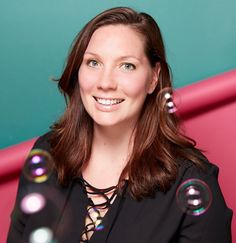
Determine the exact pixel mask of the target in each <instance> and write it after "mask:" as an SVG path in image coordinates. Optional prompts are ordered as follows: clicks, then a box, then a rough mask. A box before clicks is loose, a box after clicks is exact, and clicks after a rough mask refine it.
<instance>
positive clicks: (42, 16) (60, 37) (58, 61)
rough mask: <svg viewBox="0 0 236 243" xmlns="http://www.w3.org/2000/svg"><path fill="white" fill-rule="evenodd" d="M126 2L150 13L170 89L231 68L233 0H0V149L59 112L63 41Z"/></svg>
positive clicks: (235, 57)
mask: <svg viewBox="0 0 236 243" xmlns="http://www.w3.org/2000/svg"><path fill="white" fill-rule="evenodd" d="M115 6H129V7H133V8H135V9H137V10H138V11H145V12H148V13H149V14H151V15H152V16H153V17H154V18H155V19H156V20H157V22H158V24H159V26H160V28H161V30H162V33H163V37H164V40H165V43H166V48H167V56H168V60H169V64H170V66H171V68H172V71H173V75H174V85H175V87H181V86H185V85H188V84H191V83H193V82H196V81H198V80H201V79H204V78H207V77H210V76H214V75H216V74H218V73H222V72H224V71H227V70H230V69H233V68H236V28H235V24H236V14H235V9H236V1H235V0H224V1H223V0H197V1H196V0H175V1H173V0H147V1H143V0H133V1H122V0H117V1H115V0H106V1H105V0H93V1H87V0H86V1H85V0H66V1H65V0H40V1H39V0H37V1H36V0H21V1H18V0H0V84H1V85H0V116H1V119H0V147H1V148H4V147H7V146H10V145H12V144H15V143H19V142H21V141H24V140H27V139H29V138H32V137H34V136H38V135H40V134H42V133H44V132H46V131H47V130H48V128H49V126H50V125H51V124H52V123H53V121H55V120H56V119H58V117H59V116H60V114H62V112H63V110H64V100H63V97H62V96H61V95H60V94H59V92H58V90H57V86H56V83H54V82H52V81H50V79H51V77H58V76H59V75H60V73H61V71H62V69H63V64H64V61H65V58H66V56H67V53H68V49H69V47H70V44H71V42H72V40H73V38H74V37H75V35H76V34H77V32H78V31H79V30H80V29H81V27H82V26H83V25H84V24H85V23H86V22H87V21H88V20H90V19H91V18H92V17H93V16H95V15H96V14H97V13H99V12H101V11H103V10H105V9H107V8H110V7H115Z"/></svg>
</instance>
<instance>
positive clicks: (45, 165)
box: [23, 149, 53, 183]
mask: <svg viewBox="0 0 236 243" xmlns="http://www.w3.org/2000/svg"><path fill="white" fill-rule="evenodd" d="M52 167H53V159H52V157H51V155H50V154H49V153H48V152H47V151H44V150H40V149H34V150H32V151H31V152H30V154H29V156H28V157H27V159H26V162H25V166H24V168H23V173H24V175H25V177H26V178H27V179H28V180H30V181H33V182H35V183H42V182H44V181H46V180H47V179H48V178H49V176H50V175H51V173H52Z"/></svg>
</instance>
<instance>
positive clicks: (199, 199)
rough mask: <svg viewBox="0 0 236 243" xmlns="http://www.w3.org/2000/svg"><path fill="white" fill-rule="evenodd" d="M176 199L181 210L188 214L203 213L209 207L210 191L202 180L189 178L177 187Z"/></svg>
mask: <svg viewBox="0 0 236 243" xmlns="http://www.w3.org/2000/svg"><path fill="white" fill-rule="evenodd" d="M176 200H177V203H178V205H179V207H180V209H181V210H182V211H184V212H185V213H187V214H189V215H193V216H198V215H201V214H203V213H205V212H206V211H207V210H208V208H209V207H210V205H211V202H212V193H211V190H210V188H209V186H208V185H207V184H206V183H205V182H204V181H201V180H199V179H189V180H186V181H184V182H183V183H182V184H181V185H180V186H179V187H178V189H177V191H176Z"/></svg>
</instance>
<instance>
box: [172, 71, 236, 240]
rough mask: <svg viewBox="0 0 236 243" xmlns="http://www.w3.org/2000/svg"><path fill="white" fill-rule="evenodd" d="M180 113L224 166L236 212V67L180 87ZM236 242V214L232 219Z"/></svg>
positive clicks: (207, 151) (221, 179)
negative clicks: (235, 187) (235, 188)
mask: <svg viewBox="0 0 236 243" xmlns="http://www.w3.org/2000/svg"><path fill="white" fill-rule="evenodd" d="M175 98H176V103H177V104H179V107H178V108H179V110H178V114H179V115H180V117H181V118H182V119H183V120H184V126H183V127H184V128H185V131H186V134H187V135H188V136H189V137H192V138H194V139H195V141H196V142H197V146H198V147H199V148H201V149H203V150H205V152H204V153H205V155H206V156H207V157H208V158H209V160H210V161H211V162H212V163H215V164H216V165H218V167H219V168H220V173H219V183H220V185H221V189H222V192H223V194H224V196H225V199H226V203H227V205H228V206H229V207H230V208H231V209H233V211H234V212H236V190H234V189H232V188H233V187H234V185H235V183H236V177H235V172H236V142H235V138H236V69H235V70H232V71H229V72H226V73H223V74H220V75H218V76H215V77H212V78H209V79H207V80H204V81H201V82H198V83H195V84H193V85H190V86H186V87H184V88H181V89H179V90H178V91H177V95H176V96H175ZM232 237H233V243H236V218H235V214H234V215H233V223H232Z"/></svg>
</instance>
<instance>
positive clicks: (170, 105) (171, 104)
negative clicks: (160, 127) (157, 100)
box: [162, 88, 179, 113]
mask: <svg viewBox="0 0 236 243" xmlns="http://www.w3.org/2000/svg"><path fill="white" fill-rule="evenodd" d="M162 92H163V93H164V98H165V104H166V108H167V111H168V113H174V112H176V111H177V106H176V100H179V99H177V98H176V97H178V95H176V94H175V95H174V96H175V97H173V94H172V92H173V91H172V90H170V89H168V88H165V89H163V91H162ZM178 98H179V97H178Z"/></svg>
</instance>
